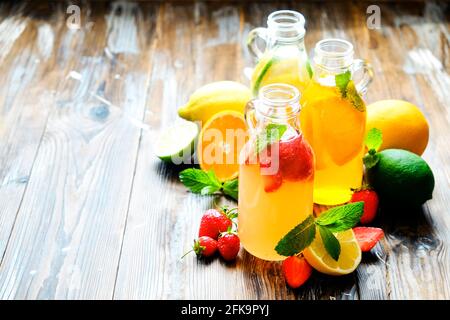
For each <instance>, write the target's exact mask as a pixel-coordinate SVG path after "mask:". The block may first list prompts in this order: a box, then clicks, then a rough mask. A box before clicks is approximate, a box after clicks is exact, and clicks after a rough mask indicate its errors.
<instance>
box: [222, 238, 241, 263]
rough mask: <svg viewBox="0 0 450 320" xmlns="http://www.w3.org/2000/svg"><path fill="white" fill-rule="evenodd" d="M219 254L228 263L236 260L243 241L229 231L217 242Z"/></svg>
mask: <svg viewBox="0 0 450 320" xmlns="http://www.w3.org/2000/svg"><path fill="white" fill-rule="evenodd" d="M217 247H218V249H219V253H220V255H221V256H222V258H224V259H225V260H226V261H231V260H234V259H236V256H237V255H238V253H239V249H240V248H241V241H240V240H239V237H238V236H237V234H236V233H233V232H231V231H227V232H225V233H222V234H221V235H220V237H219V240H218V241H217Z"/></svg>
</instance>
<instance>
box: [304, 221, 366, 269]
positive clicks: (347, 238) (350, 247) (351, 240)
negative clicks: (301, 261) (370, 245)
mask: <svg viewBox="0 0 450 320" xmlns="http://www.w3.org/2000/svg"><path fill="white" fill-rule="evenodd" d="M334 235H335V236H336V238H337V239H338V240H339V243H340V245H341V254H340V255H339V259H338V261H336V260H334V259H333V258H332V257H331V256H330V255H329V254H328V253H327V251H326V249H325V247H324V245H323V242H322V238H321V237H320V234H316V238H315V239H314V241H313V242H312V244H311V245H310V246H309V247H308V248H306V249H305V250H304V251H303V255H304V256H305V258H306V261H308V263H309V264H310V265H311V266H312V267H313V268H314V269H316V270H317V271H319V272H322V273H325V274H329V275H332V276H340V275H345V274H349V273H352V272H353V271H355V269H356V268H357V267H358V265H359V263H360V262H361V249H360V248H359V245H358V241H357V240H356V238H355V235H354V233H353V231H352V230H351V229H350V230H346V231H343V232H337V233H334Z"/></svg>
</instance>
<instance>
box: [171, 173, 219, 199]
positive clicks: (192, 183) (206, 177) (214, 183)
mask: <svg viewBox="0 0 450 320" xmlns="http://www.w3.org/2000/svg"><path fill="white" fill-rule="evenodd" d="M179 177H180V181H181V182H182V183H183V184H184V185H185V186H186V187H187V188H188V189H189V190H190V191H192V192H194V193H200V194H202V195H205V194H213V193H215V192H217V191H219V190H220V188H221V187H222V184H221V183H220V181H219V179H217V177H216V175H215V173H214V171H209V172H205V171H203V170H200V169H194V168H189V169H185V170H183V171H181V172H180V174H179Z"/></svg>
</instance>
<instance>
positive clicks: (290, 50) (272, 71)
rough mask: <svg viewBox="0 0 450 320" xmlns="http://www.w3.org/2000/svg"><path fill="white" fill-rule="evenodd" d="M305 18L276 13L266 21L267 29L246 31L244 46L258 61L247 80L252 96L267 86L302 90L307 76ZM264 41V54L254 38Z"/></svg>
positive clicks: (285, 11)
mask: <svg viewBox="0 0 450 320" xmlns="http://www.w3.org/2000/svg"><path fill="white" fill-rule="evenodd" d="M304 37H305V18H304V17H303V15H302V14H301V13H300V12H296V11H292V10H279V11H275V12H272V13H271V14H270V15H269V17H268V18H267V28H256V29H253V30H252V31H250V32H249V35H248V39H247V46H248V49H249V52H250V53H251V54H252V55H253V56H254V57H255V58H256V61H257V62H258V63H257V64H256V66H255V69H254V71H253V74H252V78H251V87H252V92H253V95H254V96H255V97H256V96H257V95H258V92H259V90H260V89H261V88H262V87H263V86H265V85H268V84H274V83H285V84H290V85H292V86H294V87H296V88H297V89H298V90H299V91H300V92H302V91H303V89H304V88H305V86H306V84H307V83H308V81H309V79H310V76H311V69H310V66H309V62H308V55H307V53H306V48H305V43H304ZM258 38H259V39H260V40H263V41H264V42H265V46H264V51H262V50H261V49H260V48H259V46H258V41H256V40H257V39H258Z"/></svg>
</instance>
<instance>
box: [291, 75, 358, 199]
mask: <svg viewBox="0 0 450 320" xmlns="http://www.w3.org/2000/svg"><path fill="white" fill-rule="evenodd" d="M361 103H362V106H359V109H357V108H356V107H355V106H354V105H353V104H352V102H351V101H350V100H349V99H346V98H343V97H342V96H341V93H340V91H339V89H338V88H336V87H334V86H324V85H321V84H319V83H317V82H316V81H311V83H310V84H309V86H308V87H307V88H306V90H305V91H304V93H303V96H302V100H301V104H302V111H301V113H300V123H301V127H302V130H303V133H304V135H305V137H306V139H307V140H308V142H309V143H310V144H311V146H312V148H313V150H314V154H315V156H316V176H315V185H314V202H316V203H320V204H326V205H335V204H341V203H344V202H347V201H349V200H350V198H351V194H352V192H351V189H352V188H359V187H360V186H361V182H362V174H363V162H362V157H363V154H364V143H363V140H364V131H365V125H366V111H365V105H364V102H362V100H361Z"/></svg>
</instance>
